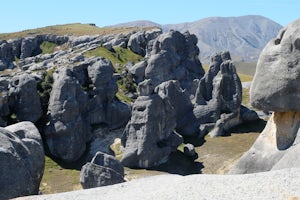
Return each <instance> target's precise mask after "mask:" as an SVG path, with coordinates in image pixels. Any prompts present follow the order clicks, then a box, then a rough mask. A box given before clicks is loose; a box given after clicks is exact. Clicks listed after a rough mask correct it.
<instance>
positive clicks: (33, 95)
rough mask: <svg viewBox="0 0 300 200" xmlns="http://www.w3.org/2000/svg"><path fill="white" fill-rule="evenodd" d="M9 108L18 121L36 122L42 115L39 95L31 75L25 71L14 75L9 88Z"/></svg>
mask: <svg viewBox="0 0 300 200" xmlns="http://www.w3.org/2000/svg"><path fill="white" fill-rule="evenodd" d="M9 93H10V94H9V98H10V102H9V103H10V110H11V111H12V112H13V113H15V114H16V116H17V119H18V120H19V121H31V122H36V121H37V120H38V119H39V118H40V117H41V116H42V109H41V102H40V97H39V95H38V92H37V84H36V81H35V79H34V77H33V76H31V75H30V74H27V73H23V74H21V75H17V76H14V77H13V78H12V79H11V80H10V88H9Z"/></svg>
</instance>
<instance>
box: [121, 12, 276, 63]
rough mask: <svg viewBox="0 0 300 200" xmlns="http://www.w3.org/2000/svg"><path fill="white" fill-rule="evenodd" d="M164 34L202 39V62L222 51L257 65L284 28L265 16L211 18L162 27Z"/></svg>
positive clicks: (147, 23)
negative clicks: (182, 33) (265, 47)
mask: <svg viewBox="0 0 300 200" xmlns="http://www.w3.org/2000/svg"><path fill="white" fill-rule="evenodd" d="M116 26H124V27H133V26H157V24H156V23H154V22H151V21H136V22H129V23H123V24H118V25H116ZM159 27H161V28H162V29H163V31H164V32H167V31H169V30H171V29H173V30H178V31H180V32H185V31H189V32H190V33H191V34H195V35H196V36H197V38H198V47H199V49H200V50H201V53H200V58H201V60H202V62H205V63H209V57H210V56H211V55H212V54H214V53H216V52H219V51H230V52H231V55H232V56H233V57H234V58H236V59H237V60H242V61H247V62H249V61H256V60H257V58H258V56H259V54H260V52H261V50H262V49H263V47H264V46H265V45H266V44H267V42H268V41H269V40H270V39H271V38H274V37H275V36H276V35H277V33H278V31H279V30H280V29H281V28H282V26H281V25H279V24H277V23H276V22H274V21H272V20H270V19H267V18H265V17H262V16H255V15H250V16H241V17H210V18H205V19H201V20H198V21H194V22H186V23H179V24H161V25H159Z"/></svg>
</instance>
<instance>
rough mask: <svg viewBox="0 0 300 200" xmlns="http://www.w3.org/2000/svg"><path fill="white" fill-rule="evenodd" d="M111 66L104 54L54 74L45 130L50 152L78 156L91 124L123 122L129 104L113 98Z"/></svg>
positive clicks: (63, 156)
mask: <svg viewBox="0 0 300 200" xmlns="http://www.w3.org/2000/svg"><path fill="white" fill-rule="evenodd" d="M113 72H114V69H113V67H112V64H111V62H110V61H108V60H107V59H104V58H95V59H88V60H84V61H82V62H80V63H79V64H77V65H75V66H72V68H70V67H65V68H60V69H59V70H58V71H57V72H56V73H55V74H54V83H53V87H52V91H51V94H50V99H49V106H48V112H49V121H50V123H49V124H48V125H47V128H46V130H45V136H46V141H47V144H48V146H49V149H50V152H51V153H52V154H53V155H54V156H56V157H59V158H61V159H63V160H65V161H68V162H71V161H75V160H77V159H78V158H79V157H80V156H81V155H82V154H83V152H84V151H85V149H86V143H87V142H88V141H90V139H91V137H92V135H91V127H92V126H97V125H106V126H107V127H109V128H111V129H114V128H119V127H121V126H124V125H125V124H126V123H127V122H128V120H129V118H130V115H131V112H130V106H129V105H128V104H125V103H122V102H119V101H117V100H116V99H115V94H116V92H117V89H118V88H117V85H116V80H115V79H114V78H113Z"/></svg>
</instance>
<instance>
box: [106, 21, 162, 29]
mask: <svg viewBox="0 0 300 200" xmlns="http://www.w3.org/2000/svg"><path fill="white" fill-rule="evenodd" d="M153 26H156V27H161V25H160V24H158V23H155V22H152V21H149V20H137V21H132V22H125V23H121V24H116V25H112V26H108V27H153Z"/></svg>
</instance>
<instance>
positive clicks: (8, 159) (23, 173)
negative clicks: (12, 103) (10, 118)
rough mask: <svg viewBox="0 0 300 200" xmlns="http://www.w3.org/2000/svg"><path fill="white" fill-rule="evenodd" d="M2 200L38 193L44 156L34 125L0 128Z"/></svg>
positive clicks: (38, 134) (0, 189)
mask: <svg viewBox="0 0 300 200" xmlns="http://www.w3.org/2000/svg"><path fill="white" fill-rule="evenodd" d="M0 160H1V162H0V185H1V187H0V199H10V198H14V197H19V196H25V195H33V194H38V192H39V186H40V182H41V179H42V176H43V173H44V164H45V154H44V149H43V143H42V139H41V136H40V133H39V131H38V130H37V128H36V127H35V126H34V124H32V123H31V122H21V123H17V124H14V125H11V126H8V127H6V128H0Z"/></svg>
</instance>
